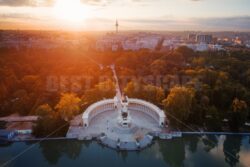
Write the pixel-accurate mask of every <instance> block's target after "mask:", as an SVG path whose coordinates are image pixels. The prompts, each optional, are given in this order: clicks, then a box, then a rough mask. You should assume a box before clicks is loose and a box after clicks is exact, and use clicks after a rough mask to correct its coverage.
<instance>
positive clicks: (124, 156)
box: [0, 135, 250, 167]
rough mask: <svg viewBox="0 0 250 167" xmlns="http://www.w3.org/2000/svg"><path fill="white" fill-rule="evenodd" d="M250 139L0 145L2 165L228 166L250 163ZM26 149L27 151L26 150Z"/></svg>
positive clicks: (223, 137) (90, 166) (187, 138)
mask: <svg viewBox="0 0 250 167" xmlns="http://www.w3.org/2000/svg"><path fill="white" fill-rule="evenodd" d="M249 142H250V140H249V137H248V136H247V137H241V136H213V135H210V136H203V137H200V136H194V135H188V136H184V137H182V138H179V139H173V140H155V142H154V144H153V145H152V146H150V147H148V148H146V149H145V150H143V151H140V152H117V151H115V150H112V149H109V148H106V147H103V146H101V145H100V144H98V143H97V142H83V141H75V140H68V141H64V140H62V141H43V142H41V143H30V142H29V143H25V142H17V143H12V144H10V145H5V146H0V166H1V165H3V164H4V163H5V162H7V161H8V160H10V159H11V158H13V157H14V156H16V155H18V154H20V153H22V154H21V155H20V156H18V157H17V158H16V159H15V160H13V161H11V162H10V161H9V163H8V164H6V166H21V167H46V166H62V167H66V166H72V167H73V166H74V167H75V166H79V167H80V166H81V167H82V166H84V167H113V166H117V167H168V166H169V167H179V166H187V167H217V166H218V167H224V166H225V167H227V166H250V144H249ZM25 149H26V151H24V150H25Z"/></svg>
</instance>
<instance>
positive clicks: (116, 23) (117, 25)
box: [115, 20, 119, 33]
mask: <svg viewBox="0 0 250 167" xmlns="http://www.w3.org/2000/svg"><path fill="white" fill-rule="evenodd" d="M118 27H119V24H118V20H116V22H115V28H116V33H118Z"/></svg>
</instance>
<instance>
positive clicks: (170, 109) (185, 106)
mask: <svg viewBox="0 0 250 167" xmlns="http://www.w3.org/2000/svg"><path fill="white" fill-rule="evenodd" d="M194 96H195V91H194V90H193V89H190V88H186V87H174V88H172V89H171V90H170V93H169V95H168V97H167V98H166V99H164V100H163V105H164V107H165V109H166V111H167V113H169V115H170V119H171V120H175V119H178V120H179V121H186V120H187V119H188V117H189V115H190V113H191V109H192V103H193V100H194ZM175 122H176V120H175Z"/></svg>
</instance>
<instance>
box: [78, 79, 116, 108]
mask: <svg viewBox="0 0 250 167" xmlns="http://www.w3.org/2000/svg"><path fill="white" fill-rule="evenodd" d="M114 96H115V84H114V82H112V81H111V80H107V81H104V82H100V83H98V84H96V85H95V86H94V88H92V89H89V90H87V91H86V92H85V93H84V95H83V97H82V101H83V104H84V105H85V106H87V105H90V104H92V103H94V102H97V101H99V100H101V99H103V98H113V97H114Z"/></svg>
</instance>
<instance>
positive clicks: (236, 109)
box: [229, 98, 247, 131]
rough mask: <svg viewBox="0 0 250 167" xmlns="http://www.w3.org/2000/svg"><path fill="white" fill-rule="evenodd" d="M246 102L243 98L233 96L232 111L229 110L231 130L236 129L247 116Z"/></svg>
mask: <svg viewBox="0 0 250 167" xmlns="http://www.w3.org/2000/svg"><path fill="white" fill-rule="evenodd" d="M246 109H247V104H246V102H245V101H243V100H239V99H238V98H235V99H234V100H233V102H232V111H231V112H230V119H229V125H230V128H231V130H233V131H238V130H239V128H240V127H241V126H242V125H243V124H244V123H245V121H246V118H247V111H246Z"/></svg>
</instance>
